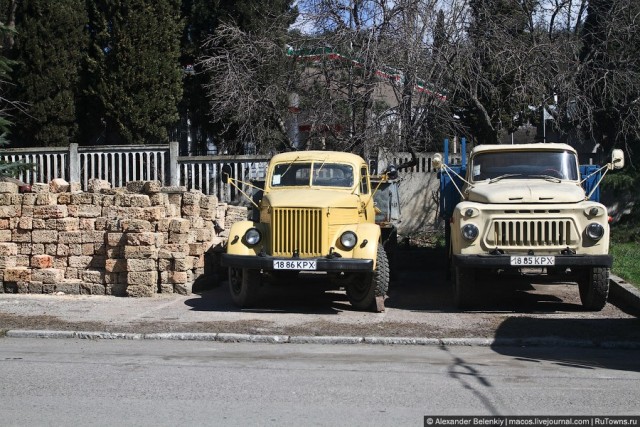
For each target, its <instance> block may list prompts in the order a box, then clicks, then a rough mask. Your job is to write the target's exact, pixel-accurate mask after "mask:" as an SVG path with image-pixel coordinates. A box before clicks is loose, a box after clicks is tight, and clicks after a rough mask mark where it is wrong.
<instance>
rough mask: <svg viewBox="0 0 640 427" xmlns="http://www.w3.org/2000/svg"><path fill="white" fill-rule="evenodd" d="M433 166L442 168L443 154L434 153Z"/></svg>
mask: <svg viewBox="0 0 640 427" xmlns="http://www.w3.org/2000/svg"><path fill="white" fill-rule="evenodd" d="M431 166H433V168H434V169H440V168H441V167H442V154H440V153H436V154H434V155H433V158H432V159H431Z"/></svg>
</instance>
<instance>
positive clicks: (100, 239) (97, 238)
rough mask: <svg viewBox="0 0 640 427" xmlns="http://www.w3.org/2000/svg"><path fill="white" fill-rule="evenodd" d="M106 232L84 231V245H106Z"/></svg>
mask: <svg viewBox="0 0 640 427" xmlns="http://www.w3.org/2000/svg"><path fill="white" fill-rule="evenodd" d="M104 235H105V233H104V231H83V232H82V243H104Z"/></svg>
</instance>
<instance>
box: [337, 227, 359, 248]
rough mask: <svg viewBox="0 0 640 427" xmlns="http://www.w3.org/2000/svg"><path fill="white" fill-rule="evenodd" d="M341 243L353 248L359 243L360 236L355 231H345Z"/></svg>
mask: <svg viewBox="0 0 640 427" xmlns="http://www.w3.org/2000/svg"><path fill="white" fill-rule="evenodd" d="M340 243H341V244H342V246H344V247H345V248H347V249H353V247H354V246H355V245H356V243H358V236H356V233H354V232H353V231H345V232H344V233H342V235H341V236H340Z"/></svg>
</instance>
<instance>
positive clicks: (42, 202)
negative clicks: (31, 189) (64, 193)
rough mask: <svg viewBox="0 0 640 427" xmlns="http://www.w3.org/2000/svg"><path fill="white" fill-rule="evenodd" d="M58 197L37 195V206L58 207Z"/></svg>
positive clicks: (46, 194) (52, 194) (43, 194)
mask: <svg viewBox="0 0 640 427" xmlns="http://www.w3.org/2000/svg"><path fill="white" fill-rule="evenodd" d="M57 204H58V195H57V194H56V193H40V194H37V195H36V206H47V205H57Z"/></svg>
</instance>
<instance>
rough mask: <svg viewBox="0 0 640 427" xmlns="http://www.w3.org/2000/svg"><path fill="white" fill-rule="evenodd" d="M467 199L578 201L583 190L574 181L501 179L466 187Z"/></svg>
mask: <svg viewBox="0 0 640 427" xmlns="http://www.w3.org/2000/svg"><path fill="white" fill-rule="evenodd" d="M467 193H468V194H467V199H468V200H470V201H473V202H479V203H578V202H580V201H582V200H584V199H585V194H584V190H583V189H582V187H580V186H579V185H577V184H576V183H575V182H549V181H544V180H541V179H536V180H528V179H527V180H522V179H519V180H508V179H505V180H502V181H499V182H494V183H492V184H490V183H488V182H486V183H484V182H483V183H478V184H476V185H474V186H471V187H469V188H468V189H467Z"/></svg>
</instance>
